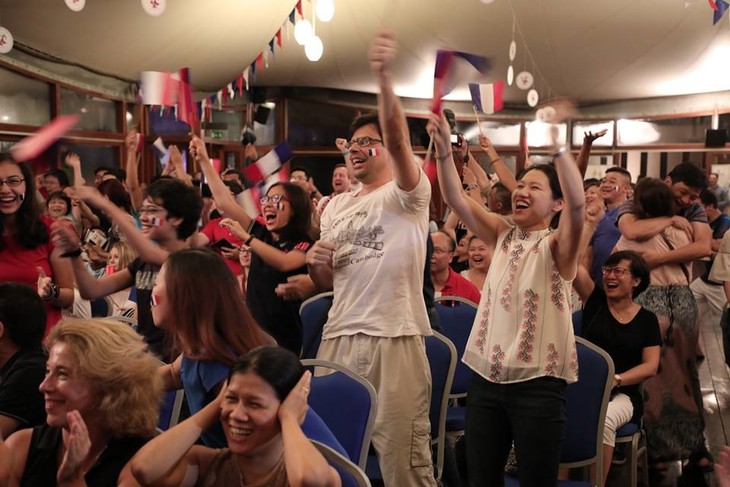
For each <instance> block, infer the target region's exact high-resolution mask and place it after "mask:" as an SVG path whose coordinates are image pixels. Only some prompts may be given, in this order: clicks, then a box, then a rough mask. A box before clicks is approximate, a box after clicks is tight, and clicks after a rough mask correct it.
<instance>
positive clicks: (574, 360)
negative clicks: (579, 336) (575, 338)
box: [568, 345, 578, 380]
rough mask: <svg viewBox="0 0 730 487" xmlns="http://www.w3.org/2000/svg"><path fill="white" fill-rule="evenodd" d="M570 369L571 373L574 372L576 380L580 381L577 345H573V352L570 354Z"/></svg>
mask: <svg viewBox="0 0 730 487" xmlns="http://www.w3.org/2000/svg"><path fill="white" fill-rule="evenodd" d="M568 367H570V370H571V372H573V374H574V376H575V378H576V380H577V379H578V351H577V350H576V349H575V345H573V351H572V352H571V353H570V364H569V365H568Z"/></svg>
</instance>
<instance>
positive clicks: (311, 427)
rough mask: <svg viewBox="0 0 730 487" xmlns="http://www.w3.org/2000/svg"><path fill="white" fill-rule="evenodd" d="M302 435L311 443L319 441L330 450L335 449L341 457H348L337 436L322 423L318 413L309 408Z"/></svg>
mask: <svg viewBox="0 0 730 487" xmlns="http://www.w3.org/2000/svg"><path fill="white" fill-rule="evenodd" d="M302 433H304V436H306V437H307V438H308V439H309V441H318V442H320V443H322V444H324V445H327V446H328V447H329V448H331V449H333V450H334V451H336V452H337V453H339V454H340V455H342V456H344V457H347V452H346V451H345V449H344V448H343V447H342V445H340V442H339V441H338V440H337V438H336V437H335V435H334V434H333V433H332V431H330V429H329V428H328V427H327V425H326V424H325V423H324V421H322V418H320V417H319V415H318V414H317V412H316V411H315V410H314V409H312V408H309V409H307V414H306V415H305V416H304V422H303V423H302Z"/></svg>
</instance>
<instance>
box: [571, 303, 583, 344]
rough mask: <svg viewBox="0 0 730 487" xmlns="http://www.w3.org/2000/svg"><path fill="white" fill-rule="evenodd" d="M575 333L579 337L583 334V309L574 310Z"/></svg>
mask: <svg viewBox="0 0 730 487" xmlns="http://www.w3.org/2000/svg"><path fill="white" fill-rule="evenodd" d="M572 320H573V334H574V335H575V336H577V337H579V336H581V334H582V333H581V332H582V331H583V310H582V309H579V310H576V311H573V317H572Z"/></svg>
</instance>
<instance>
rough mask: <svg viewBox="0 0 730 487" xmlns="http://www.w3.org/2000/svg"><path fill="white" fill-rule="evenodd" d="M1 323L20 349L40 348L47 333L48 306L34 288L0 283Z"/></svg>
mask: <svg viewBox="0 0 730 487" xmlns="http://www.w3.org/2000/svg"><path fill="white" fill-rule="evenodd" d="M0 321H2V323H3V326H4V327H5V332H6V333H7V336H8V337H9V338H10V341H11V342H13V343H14V344H16V345H17V346H19V347H20V348H40V346H41V342H42V341H43V335H44V334H45V332H46V305H45V304H44V303H43V300H42V299H41V298H40V297H39V296H38V293H37V292H35V291H34V290H33V289H32V288H29V287H28V286H24V285H22V284H15V283H11V282H0Z"/></svg>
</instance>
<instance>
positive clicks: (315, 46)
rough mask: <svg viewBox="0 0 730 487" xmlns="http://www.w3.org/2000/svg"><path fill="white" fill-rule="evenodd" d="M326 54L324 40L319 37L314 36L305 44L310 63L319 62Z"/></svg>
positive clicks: (305, 52) (305, 51)
mask: <svg viewBox="0 0 730 487" xmlns="http://www.w3.org/2000/svg"><path fill="white" fill-rule="evenodd" d="M323 52H324V45H323V44H322V39H320V38H319V37H318V36H312V37H310V38H309V39H308V40H307V43H306V44H304V54H306V55H307V59H309V60H310V61H319V60H320V58H321V57H322V53H323Z"/></svg>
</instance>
